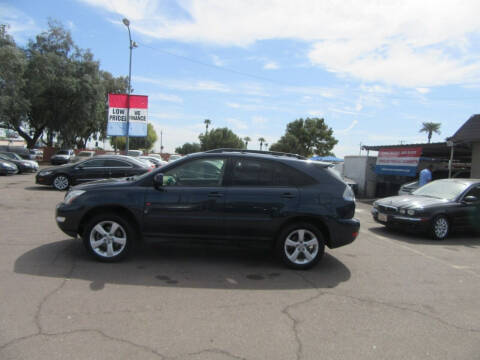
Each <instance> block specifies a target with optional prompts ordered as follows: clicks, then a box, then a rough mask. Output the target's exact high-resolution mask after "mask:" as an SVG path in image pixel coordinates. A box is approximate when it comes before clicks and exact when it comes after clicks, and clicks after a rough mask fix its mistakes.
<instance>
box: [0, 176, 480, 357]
mask: <svg viewBox="0 0 480 360" xmlns="http://www.w3.org/2000/svg"><path fill="white" fill-rule="evenodd" d="M63 196H64V193H62V192H59V191H55V190H53V189H50V188H48V187H42V186H36V185H35V184H34V175H16V176H8V177H0V219H1V221H0V225H1V227H0V289H1V290H0V291H1V302H0V359H49V360H53V359H68V358H70V359H192V360H194V359H195V360H197V359H213V360H216V359H252V360H253V359H276V360H277V359H278V360H280V359H390V360H391V359H480V300H479V299H480V261H479V259H480V238H479V237H478V236H474V235H470V234H459V235H454V236H452V237H451V238H449V239H447V240H445V241H441V242H435V241H433V240H430V239H428V238H425V237H420V236H414V235H409V234H404V233H398V232H390V231H387V230H386V229H385V228H384V227H383V226H381V225H378V224H376V223H374V222H373V221H372V219H371V216H370V205H368V204H364V203H358V204H357V213H356V216H357V217H358V218H359V219H360V220H361V222H362V227H361V231H360V236H359V238H358V239H357V240H356V241H355V242H354V243H353V244H351V245H348V246H345V247H343V248H339V249H335V250H328V249H327V252H326V255H325V257H324V259H323V261H322V262H321V263H320V264H318V266H316V267H315V268H313V269H311V270H309V271H293V270H288V269H286V268H284V267H283V266H282V265H281V264H280V263H279V262H277V261H276V260H275V259H273V258H272V256H271V255H270V254H269V253H268V252H263V251H258V250H237V249H233V248H218V247H216V248H212V247H209V248H205V247H198V246H195V247H193V246H192V247H187V246H173V245H166V244H155V243H147V244H145V245H144V246H143V247H142V248H141V249H139V250H138V251H137V253H136V255H135V256H134V257H133V258H131V259H128V260H127V261H124V262H122V263H116V264H103V263H98V262H95V261H93V260H91V259H90V258H89V257H88V256H87V254H86V252H85V251H84V248H83V245H82V244H81V242H80V240H77V239H71V238H69V237H68V236H66V235H65V234H63V233H62V232H61V231H60V230H59V229H58V228H57V226H56V224H55V220H54V208H55V205H56V204H57V203H58V202H60V201H61V200H62V198H63Z"/></svg>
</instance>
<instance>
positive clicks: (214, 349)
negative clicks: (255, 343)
mask: <svg viewBox="0 0 480 360" xmlns="http://www.w3.org/2000/svg"><path fill="white" fill-rule="evenodd" d="M205 353H214V354H221V355H226V356H228V357H230V358H232V359H237V360H247V358H244V357H241V356H238V355H235V354H232V353H231V352H229V351H226V350H223V349H218V348H208V349H204V350H200V351H197V352H193V353H188V354H186V356H195V355H200V354H205ZM184 356H185V355H179V356H174V357H169V358H167V359H172V360H174V359H179V358H183V357H184Z"/></svg>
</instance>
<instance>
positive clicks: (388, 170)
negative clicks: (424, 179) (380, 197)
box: [375, 147, 422, 176]
mask: <svg viewBox="0 0 480 360" xmlns="http://www.w3.org/2000/svg"><path fill="white" fill-rule="evenodd" d="M420 156H422V148H421V147H404V148H382V149H380V151H379V152H378V157H377V165H376V166H375V172H376V173H377V174H381V175H402V176H416V175H417V169H418V161H419V160H420Z"/></svg>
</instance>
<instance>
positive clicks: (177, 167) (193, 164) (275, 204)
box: [56, 149, 360, 269]
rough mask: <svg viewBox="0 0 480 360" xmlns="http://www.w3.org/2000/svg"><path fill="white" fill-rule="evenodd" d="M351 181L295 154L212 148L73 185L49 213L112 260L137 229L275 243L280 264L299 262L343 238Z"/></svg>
mask: <svg viewBox="0 0 480 360" xmlns="http://www.w3.org/2000/svg"><path fill="white" fill-rule="evenodd" d="M354 213H355V198H354V195H353V192H352V190H351V189H350V187H349V186H348V185H346V184H345V183H344V182H343V180H342V179H341V178H340V177H339V176H338V175H337V174H336V173H335V172H334V171H332V170H331V169H330V168H329V164H327V163H320V162H317V161H313V162H312V161H307V160H306V159H304V158H303V157H301V156H298V155H292V154H284V153H273V152H258V151H257V152H256V151H246V150H233V149H218V150H211V151H207V152H204V153H197V154H192V155H189V156H186V157H184V158H182V159H180V160H177V161H175V162H173V163H171V164H169V165H166V166H164V167H162V168H160V169H158V170H156V171H154V172H152V173H147V174H144V175H139V176H135V177H130V178H124V179H112V180H104V181H97V182H91V183H88V184H84V185H79V186H75V187H73V188H72V189H71V190H70V191H69V192H68V193H67V194H66V195H65V199H64V200H63V202H62V203H60V204H58V205H57V209H56V221H57V224H58V226H59V227H60V229H62V230H63V231H64V232H65V233H66V234H68V235H70V236H76V235H77V234H78V235H80V236H81V237H83V241H84V244H85V247H86V248H87V250H88V252H89V253H90V254H91V255H93V256H94V257H95V258H96V259H98V260H101V261H108V262H111V261H116V260H119V259H121V258H123V257H125V256H126V255H127V254H128V253H130V251H131V250H132V248H133V246H134V244H135V242H136V241H139V240H141V239H143V238H160V239H170V240H171V239H175V240H180V239H189V240H201V241H203V242H205V243H207V242H212V241H214V242H216V241H217V240H218V241H228V242H230V243H235V244H237V245H254V246H266V247H271V248H273V249H275V251H276V252H277V254H278V255H279V256H280V258H281V259H282V260H283V261H284V262H285V264H286V265H287V266H290V267H292V268H296V269H306V268H309V267H311V266H313V265H314V264H315V263H316V262H318V260H320V258H321V257H322V255H323V253H324V247H325V245H327V246H328V247H329V248H336V247H339V246H342V245H346V244H349V243H351V242H352V241H353V240H355V238H356V237H357V235H358V231H359V228H360V222H359V221H358V220H357V219H354V218H353V216H354Z"/></svg>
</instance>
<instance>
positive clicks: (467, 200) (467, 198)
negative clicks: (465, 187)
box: [463, 195, 478, 204]
mask: <svg viewBox="0 0 480 360" xmlns="http://www.w3.org/2000/svg"><path fill="white" fill-rule="evenodd" d="M477 201H478V198H477V197H476V196H473V195H468V196H465V197H464V198H463V202H464V203H466V204H471V203H475V202H477Z"/></svg>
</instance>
